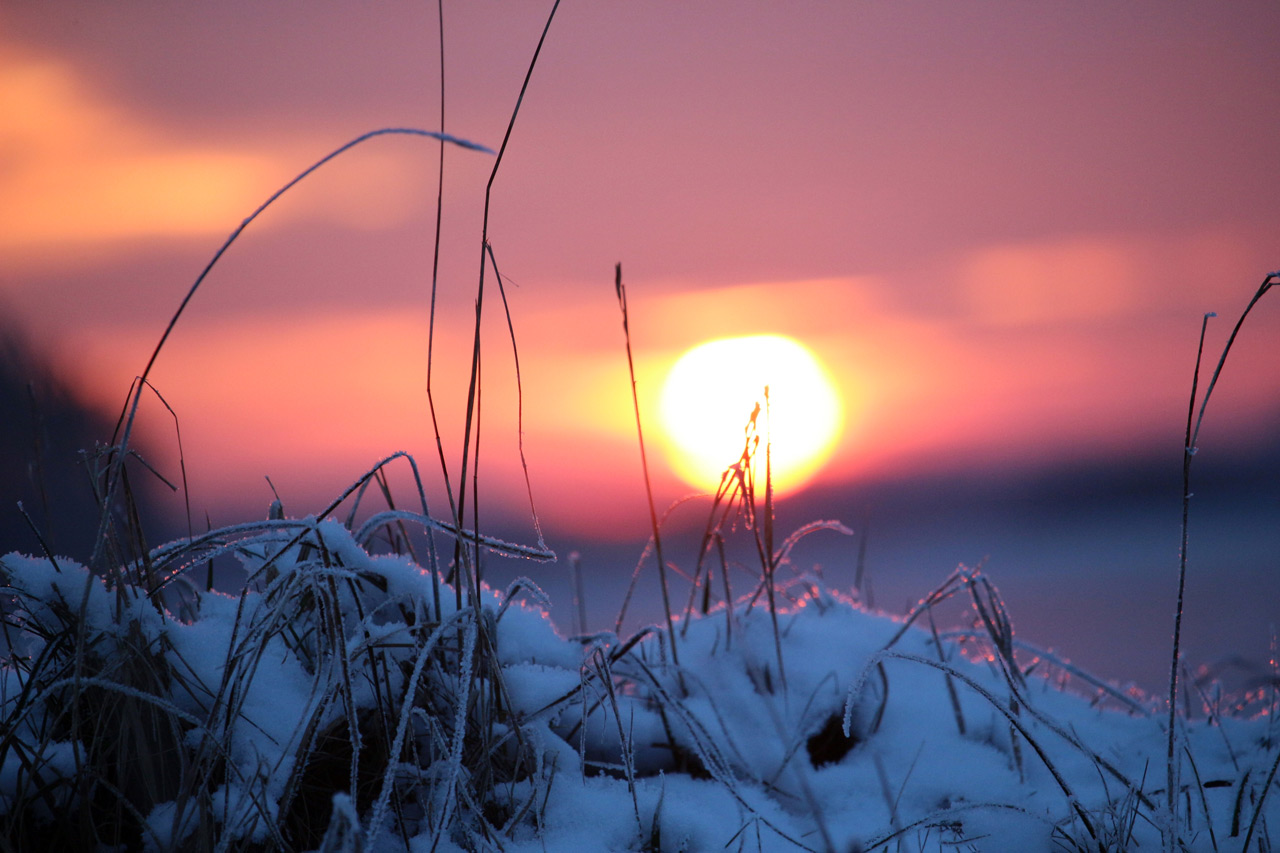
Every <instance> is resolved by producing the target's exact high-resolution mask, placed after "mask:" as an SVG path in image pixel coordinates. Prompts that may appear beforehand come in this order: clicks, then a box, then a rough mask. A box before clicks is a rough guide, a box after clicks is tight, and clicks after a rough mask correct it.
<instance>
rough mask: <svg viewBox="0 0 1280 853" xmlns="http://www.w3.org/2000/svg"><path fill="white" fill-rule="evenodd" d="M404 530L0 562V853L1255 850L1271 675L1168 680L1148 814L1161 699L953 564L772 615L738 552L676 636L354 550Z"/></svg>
mask: <svg viewBox="0 0 1280 853" xmlns="http://www.w3.org/2000/svg"><path fill="white" fill-rule="evenodd" d="M414 520H417V521H419V522H423V521H424V519H423V518H421V517H417V518H415V516H414V515H413V514H412V513H404V512H400V513H395V514H387V515H384V516H382V517H381V519H380V520H375V522H373V523H371V524H370V525H366V526H365V527H363V528H361V529H359V530H352V529H351V528H349V527H347V526H344V525H342V524H340V523H338V522H337V521H333V520H323V521H317V520H315V519H314V518H308V519H302V520H289V519H273V520H269V521H266V522H261V523H257V524H249V525H243V526H240V527H238V528H229V529H226V530H222V531H216V532H214V533H213V534H210V535H209V536H207V537H204V538H203V539H200V540H197V541H196V543H194V545H193V544H190V543H186V542H178V543H174V544H173V545H172V546H166V547H162V548H159V549H156V550H154V551H153V552H152V554H151V565H150V566H149V567H148V568H147V570H146V571H147V572H149V575H148V576H147V578H141V577H135V578H133V580H134V581H139V580H141V581H143V582H145V583H147V584H148V585H149V587H150V588H152V589H155V590H156V592H155V593H154V594H152V595H148V594H146V593H145V592H144V588H143V587H142V586H140V585H138V584H136V583H135V584H129V583H123V582H118V583H117V584H116V585H115V586H114V588H113V589H108V587H107V585H106V584H104V583H103V581H102V580H101V579H100V578H98V577H95V576H94V575H92V574H90V573H89V572H87V570H85V569H83V568H81V567H80V566H78V565H76V564H74V563H72V562H70V561H67V560H51V559H46V558H33V557H26V556H21V555H17V554H11V555H8V556H6V557H4V558H3V562H2V563H0V572H2V573H3V582H4V584H5V585H6V587H7V589H6V593H7V594H8V595H10V596H12V598H11V603H10V605H9V606H8V611H7V612H8V621H9V625H8V627H7V633H6V645H7V648H8V650H9V657H8V659H7V660H6V663H5V666H4V668H3V670H0V699H2V701H3V725H2V726H0V823H3V824H4V828H5V830H6V833H7V836H8V837H10V838H13V839H17V841H16V842H15V843H17V844H18V849H26V848H24V847H23V846H22V845H23V844H27V845H33V844H36V843H40V844H44V845H45V846H46V847H48V849H63V848H60V847H57V845H58V844H67V843H71V841H72V840H78V839H83V838H84V837H85V835H84V834H83V833H84V832H85V827H86V826H89V825H90V824H92V826H93V827H94V828H93V830H92V832H95V833H97V836H96V837H98V838H99V839H100V840H101V841H102V842H103V843H104V844H105V845H108V846H109V845H111V844H114V843H124V844H126V845H129V846H131V847H135V848H145V849H176V848H177V847H178V846H179V845H185V847H184V849H214V848H215V847H217V845H219V844H222V845H224V846H223V847H222V848H220V849H228V848H229V849H244V848H252V847H253V846H254V845H258V849H299V850H302V849H324V850H347V851H354V850H363V851H381V850H387V851H399V850H406V849H407V850H410V851H415V853H417V851H428V850H452V849H465V850H508V851H531V853H532V851H596V850H599V851H606V850H608V851H630V850H669V851H675V850H689V851H713V850H744V851H754V850H778V851H782V850H815V851H826V850H837V851H850V850H871V849H882V850H913V851H914V850H954V849H959V850H982V851H1041V850H1043V851H1049V850H1077V849H1078V850H1095V851H1097V850H1102V851H1111V850H1121V849H1143V850H1159V849H1162V844H1165V843H1171V844H1173V845H1174V849H1181V850H1195V851H1218V850H1223V851H1225V850H1231V851H1236V850H1246V849H1247V850H1270V849H1273V844H1274V841H1273V840H1272V839H1273V838H1275V835H1274V834H1273V833H1275V832H1277V830H1280V791H1276V790H1275V789H1276V787H1277V784H1276V766H1277V762H1278V761H1280V727H1278V726H1277V721H1276V710H1277V702H1280V693H1278V692H1277V684H1276V683H1275V682H1274V681H1273V682H1272V683H1271V684H1269V685H1268V684H1259V685H1257V688H1256V689H1255V690H1254V691H1253V692H1251V693H1249V694H1247V695H1243V694H1242V695H1236V696H1230V697H1227V696H1221V695H1218V694H1216V693H1213V692H1209V693H1199V694H1197V693H1196V692H1195V690H1193V689H1189V692H1188V693H1187V695H1186V701H1185V703H1184V706H1183V707H1180V708H1179V713H1178V727H1177V731H1176V732H1175V735H1176V736H1175V738H1174V739H1173V742H1174V745H1175V748H1176V761H1175V763H1174V767H1173V774H1174V777H1175V780H1176V782H1175V784H1176V785H1177V786H1178V787H1177V796H1176V797H1174V798H1173V804H1172V809H1171V807H1170V801H1169V797H1168V781H1167V780H1168V779H1169V773H1170V770H1169V762H1168V747H1169V743H1170V739H1169V737H1168V732H1167V722H1168V719H1169V717H1168V713H1167V710H1166V709H1165V708H1164V707H1163V706H1162V703H1161V702H1159V701H1157V700H1153V699H1151V698H1148V697H1144V696H1140V695H1132V694H1128V693H1123V692H1120V691H1117V690H1115V689H1113V688H1110V687H1108V686H1107V685H1105V684H1102V683H1100V682H1095V681H1092V680H1090V679H1089V678H1088V676H1087V675H1085V674H1084V673H1080V672H1077V671H1073V670H1071V669H1070V668H1069V667H1067V666H1066V665H1065V664H1060V663H1059V662H1056V661H1054V660H1052V659H1050V658H1047V657H1044V656H1036V655H1035V654H1034V653H1033V652H1030V653H1029V652H1027V651H1026V650H1025V649H1019V648H1017V646H1018V640H1017V638H1015V637H1014V636H1013V635H1012V631H1011V629H1010V628H1009V627H1008V623H1007V621H1006V618H1005V616H1004V613H1003V607H1002V604H1001V602H1000V599H999V596H998V594H996V592H995V590H994V587H992V586H991V585H990V584H989V583H988V582H987V580H986V579H985V577H984V576H982V575H981V574H980V573H977V572H973V571H968V570H963V569H962V570H958V571H957V572H956V573H955V574H954V575H952V576H951V577H950V578H949V579H948V580H947V582H946V583H945V584H944V585H943V586H942V587H940V588H939V590H936V591H934V593H932V594H930V595H929V596H924V595H923V594H924V593H925V592H927V591H922V604H921V606H920V607H918V608H917V609H916V610H914V611H913V612H912V613H911V614H910V615H909V616H908V617H906V618H892V617H888V616H885V615H882V614H878V613H874V612H868V611H867V610H865V609H863V608H861V607H860V606H859V605H858V603H857V602H856V601H854V600H852V599H850V598H848V597H845V596H842V595H840V594H838V593H836V592H835V591H833V590H831V589H828V588H824V587H823V586H822V585H821V582H820V581H818V580H817V579H814V578H811V577H806V576H804V575H801V574H795V573H793V572H791V571H790V570H789V569H779V570H778V572H777V575H776V578H775V580H776V588H775V589H774V590H773V597H774V601H775V606H774V607H771V606H770V602H769V599H770V589H769V587H768V585H767V584H766V583H765V578H764V577H763V576H762V577H761V579H760V584H759V586H758V587H757V588H756V589H754V590H752V589H741V590H736V591H737V592H741V593H744V595H742V596H741V597H739V598H738V600H737V601H736V602H735V603H734V605H733V606H732V607H731V608H726V607H725V606H724V604H723V603H720V604H718V605H716V604H715V603H714V602H715V597H714V596H713V597H712V602H713V606H711V607H710V608H709V610H708V612H707V613H705V614H701V613H697V612H695V613H694V614H693V615H691V616H689V617H688V618H679V617H677V619H676V621H675V626H674V637H673V636H672V635H671V634H670V633H668V631H667V628H666V625H665V624H663V625H661V626H656V627H652V628H649V629H646V630H644V631H642V632H640V633H639V634H637V635H636V636H633V637H618V636H615V635H613V634H608V633H605V634H597V635H592V636H587V637H566V636H565V635H564V634H562V633H558V632H557V631H556V630H555V628H554V626H553V625H552V624H551V622H550V620H549V618H548V616H547V614H546V612H545V606H544V605H545V602H540V594H539V592H538V591H537V590H536V588H534V587H533V586H532V584H529V583H524V584H517V586H518V587H519V588H517V589H513V590H508V593H509V594H499V593H496V592H494V591H491V590H488V589H485V590H482V591H481V592H480V594H479V597H478V599H477V600H473V599H472V596H470V595H459V594H458V593H456V592H455V590H454V589H453V588H452V587H450V586H449V585H447V584H446V583H444V580H443V578H442V577H440V576H439V575H437V574H435V573H433V571H432V570H431V568H430V567H429V566H428V567H423V566H420V565H418V564H416V563H415V562H414V561H413V560H412V559H410V558H409V557H408V556H401V555H395V554H382V555H377V556H374V555H371V554H370V553H369V552H368V550H366V545H367V543H369V542H371V541H373V538H374V537H375V535H376V534H377V532H378V528H379V521H380V522H381V523H382V524H384V525H385V524H390V523H393V522H396V521H414ZM437 527H438V525H437ZM439 541H441V542H443V541H445V540H443V539H441V540H439ZM482 544H485V546H486V547H487V548H488V549H489V550H496V551H499V552H502V551H510V550H511V549H512V548H513V547H514V546H509V545H507V544H506V543H501V542H488V543H482ZM446 550H448V551H449V552H450V553H451V552H452V550H451V549H446ZM535 550H536V549H535ZM218 552H223V553H227V552H231V553H235V554H236V555H237V556H238V557H239V558H240V560H241V562H242V563H243V564H244V567H245V569H246V570H247V571H248V573H249V576H250V581H249V582H248V583H247V584H246V587H245V590H244V591H243V593H242V594H240V595H238V596H232V595H227V594H223V593H219V592H209V591H205V590H198V589H197V588H196V587H195V586H194V585H193V583H192V581H193V580H194V578H195V576H196V575H197V572H196V570H197V569H198V568H199V567H201V566H203V565H204V561H205V560H207V559H208V558H210V557H211V556H212V555H214V554H215V553H218ZM527 553H532V552H529V551H527ZM535 556H536V554H535ZM424 562H429V561H427V560H425V559H424ZM140 571H141V569H140ZM784 576H785V577H784ZM718 583H719V582H718V581H715V582H713V583H712V588H713V589H715V588H717V584H718ZM943 596H953V597H961V598H963V599H965V600H968V601H969V602H970V603H971V605H972V608H973V613H974V623H975V625H976V626H977V628H976V629H975V630H974V631H973V632H968V633H967V634H962V633H951V634H941V635H940V634H939V632H938V631H937V630H936V629H935V628H934V627H933V625H932V621H933V620H932V619H931V618H930V616H931V614H930V610H929V607H928V604H929V602H931V601H936V600H938V599H940V598H941V597H943ZM162 601H163V602H164V604H165V606H164V607H161V606H159V604H160V602H162ZM459 603H461V605H462V606H461V607H459ZM681 609H683V602H681ZM698 609H700V608H695V610H698ZM353 732H354V733H355V734H354V735H353V734H352V733H353ZM104 803H105V804H106V805H104ZM90 806H92V808H91V807H90ZM1171 814H1172V815H1173V816H1174V819H1175V821H1176V823H1175V824H1174V825H1173V826H1172V827H1170V825H1169V819H1170V815H1171ZM68 815H79V816H80V817H79V821H78V823H77V822H75V821H66V817H67V816H68ZM69 827H70V828H69ZM77 832H79V833H81V834H79V835H77V834H76V833H77ZM60 833H61V834H60ZM113 833H114V835H113Z"/></svg>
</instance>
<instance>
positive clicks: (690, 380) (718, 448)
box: [659, 335, 844, 492]
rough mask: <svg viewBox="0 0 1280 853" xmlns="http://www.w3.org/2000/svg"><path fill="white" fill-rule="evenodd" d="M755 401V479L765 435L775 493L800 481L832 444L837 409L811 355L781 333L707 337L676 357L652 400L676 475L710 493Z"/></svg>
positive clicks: (737, 450) (738, 445)
mask: <svg viewBox="0 0 1280 853" xmlns="http://www.w3.org/2000/svg"><path fill="white" fill-rule="evenodd" d="M765 386H768V388H769V401H768V408H767V410H766V406H765V396H764V389H765ZM757 403H758V404H759V406H760V413H759V415H758V416H757V418H756V431H757V433H758V434H759V436H760V445H759V450H758V452H757V454H756V465H755V475H756V483H757V484H758V486H759V488H760V489H761V491H762V492H763V489H764V473H765V472H764V458H765V442H766V441H769V442H770V443H771V444H772V456H773V459H772V470H773V485H774V489H775V491H789V490H792V489H795V488H797V487H799V486H801V485H803V484H804V482H805V481H807V480H808V479H809V478H810V477H812V476H813V475H814V474H815V473H816V472H817V471H818V469H819V468H820V467H821V466H822V464H823V463H824V462H826V460H827V458H828V457H830V455H831V452H832V450H833V449H834V448H835V444H836V440H837V439H838V438H839V436H840V430H841V427H842V426H843V422H844V410H843V405H842V403H841V400H840V393H839V391H837V390H836V387H835V385H834V383H833V382H832V380H831V378H830V376H829V375H828V373H827V371H826V369H824V368H823V366H822V364H821V363H820V362H819V361H818V359H817V357H816V356H815V355H814V354H813V353H812V352H810V351H809V350H808V349H807V348H806V347H805V346H803V345H802V344H800V343H798V342H797V341H794V340H792V339H791V338H787V337H783V336H782V335H751V336H748V337H738V338H721V339H719V340H714V341H708V342H706V343H703V344H699V345H698V346H696V347H694V348H692V349H690V350H689V351H687V352H686V353H685V354H684V355H682V356H680V358H679V359H678V360H677V361H676V363H675V365H674V366H673V367H672V368H671V372H670V373H668V374H667V378H666V381H665V382H664V383H663V386H662V397H661V400H660V402H659V416H660V419H661V422H662V427H663V437H664V439H665V441H664V444H665V445H666V449H667V451H668V457H669V459H670V461H671V464H672V466H673V467H674V468H675V471H676V474H678V475H679V476H680V478H681V479H682V480H684V481H685V482H687V483H688V484H689V485H691V486H694V487H695V488H698V489H704V490H707V491H712V492H714V491H715V489H716V486H717V485H718V484H719V483H720V475H721V474H722V473H723V472H724V470H725V469H726V468H728V467H729V466H730V465H732V464H733V463H735V462H737V461H738V459H739V458H740V457H741V456H742V450H743V446H744V442H745V440H746V433H745V429H746V427H747V422H748V421H749V420H750V418H751V412H752V410H753V409H754V408H755V407H756V404H757Z"/></svg>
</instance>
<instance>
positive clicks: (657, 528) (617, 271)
mask: <svg viewBox="0 0 1280 853" xmlns="http://www.w3.org/2000/svg"><path fill="white" fill-rule="evenodd" d="M613 288H614V292H615V293H616V294H617V296H618V308H619V309H621V311H622V335H623V338H624V339H625V340H626V345H627V370H628V371H629V373H630V376H631V404H632V407H633V408H634V410H635V415H636V437H637V438H638V439H639V441H640V467H641V468H642V469H643V470H644V490H645V494H646V496H647V497H648V498H649V526H650V528H651V529H652V531H653V550H654V552H655V556H656V558H657V561H658V584H659V585H660V586H661V587H662V612H663V613H664V614H665V615H666V617H667V636H668V637H670V638H671V662H672V663H674V664H675V665H676V666H679V665H680V653H679V651H678V649H677V648H676V629H675V622H674V621H673V620H672V618H671V593H670V592H669V591H668V588H667V563H666V560H665V559H664V558H663V555H662V530H661V527H662V526H661V525H660V524H658V510H657V505H656V504H655V503H654V500H653V483H652V482H651V481H650V479H649V458H648V457H647V456H646V455H645V450H644V427H643V426H642V425H641V422H640V397H639V395H638V393H637V391H636V365H635V360H634V359H633V358H632V356H631V320H630V317H628V315H627V288H626V285H624V284H623V283H622V264H621V263H619V264H618V265H617V266H615V267H614V270H613Z"/></svg>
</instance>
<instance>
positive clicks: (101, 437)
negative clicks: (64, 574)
mask: <svg viewBox="0 0 1280 853" xmlns="http://www.w3.org/2000/svg"><path fill="white" fill-rule="evenodd" d="M114 425H115V424H114V420H113V419H110V418H108V417H107V416H105V415H103V414H102V413H99V412H96V411H93V410H91V409H90V408H89V407H88V406H86V405H85V404H84V403H83V402H82V401H81V400H78V399H77V398H76V396H75V395H74V394H73V393H72V391H71V390H70V388H68V387H67V385H66V383H64V382H62V381H61V380H59V379H58V377H57V376H55V375H54V373H53V371H52V369H51V368H50V367H49V365H47V364H45V363H43V361H42V360H41V359H40V358H39V357H38V356H37V355H36V354H35V353H34V352H33V350H32V348H31V347H30V346H29V345H28V344H27V343H26V340H25V339H24V337H23V336H22V335H21V333H19V332H18V331H17V330H16V329H13V328H0V554H4V553H8V552H10V551H15V550H16V551H21V552H23V553H27V554H40V553H41V546H40V542H39V539H37V537H36V534H35V532H33V531H32V529H31V525H30V524H28V523H27V521H26V520H25V519H24V518H23V517H22V514H21V513H20V512H19V510H18V502H19V501H21V502H22V505H23V507H24V508H25V509H26V511H27V514H28V515H29V516H30V517H31V521H32V522H34V523H35V526H36V527H37V528H38V529H39V531H40V535H41V536H42V537H43V538H44V540H45V542H46V544H47V545H48V546H49V549H50V550H52V551H53V552H54V554H55V555H61V556H67V557H72V558H75V559H78V560H87V559H88V558H89V555H90V553H91V552H92V550H93V540H94V536H95V534H96V529H97V523H98V506H97V503H96V502H95V500H94V497H93V490H92V488H91V486H90V480H89V473H88V470H87V468H86V466H85V463H84V459H83V456H82V454H81V451H86V452H88V453H90V454H92V452H93V448H94V445H95V442H99V443H106V442H109V441H110V439H111V432H112V429H113V427H114Z"/></svg>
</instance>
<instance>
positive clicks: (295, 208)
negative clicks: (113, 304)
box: [0, 50, 421, 259]
mask: <svg viewBox="0 0 1280 853" xmlns="http://www.w3.org/2000/svg"><path fill="white" fill-rule="evenodd" d="M0 115H3V116H4V121H3V122H0V152H3V155H4V168H3V169H0V197H2V198H4V199H5V204H4V205H3V206H2V207H0V251H3V252H5V253H6V254H7V255H8V256H9V257H10V258H11V259H13V258H15V257H21V258H33V257H38V256H39V254H40V253H44V252H48V251H49V250H50V249H59V248H66V247H76V248H87V247H95V246H96V247H101V246H104V245H109V244H111V243H113V242H117V241H122V240H136V239H146V238H171V237H186V236H192V235H205V234H211V235H223V234H227V233H229V232H230V231H231V230H232V229H233V228H234V227H235V226H236V225H238V224H239V222H240V221H241V220H242V219H243V218H244V217H245V216H246V215H248V214H249V213H250V212H251V211H252V210H253V209H254V208H256V207H257V206H258V205H259V204H260V203H261V202H262V201H263V200H265V199H266V197H267V196H268V195H269V194H270V193H272V192H274V191H275V190H276V189H277V188H279V187H280V186H281V185H283V184H284V183H285V182H286V181H287V180H288V179H289V178H291V177H292V176H293V175H295V174H297V173H298V172H300V171H301V170H302V169H303V168H305V167H306V166H308V165H310V163H311V162H313V161H314V160H316V159H318V158H319V157H320V156H322V155H323V154H324V153H326V152H327V151H328V150H331V149H332V148H334V147H336V146H337V145H339V144H341V143H342V142H345V141H346V140H345V139H328V140H308V139H297V138H293V139H277V140H273V141H270V142H265V143H264V142H263V141H261V140H257V141H255V142H253V143H248V144H225V143H223V142H220V141H214V142H210V141H208V140H198V139H191V138H187V137H185V136H184V135H182V134H181V133H179V132H175V131H174V130H172V129H169V128H164V127H160V126H157V125H155V124H154V123H153V122H151V121H149V120H147V119H145V118H144V117H142V116H140V115H137V114H134V113H132V112H131V111H129V110H128V109H126V108H124V107H122V106H120V105H117V104H113V103H110V102H108V101H106V100H104V99H103V98H102V96H101V95H100V94H99V93H97V92H95V91H94V90H93V88H92V86H91V85H89V84H88V83H87V82H86V81H85V80H84V78H83V77H82V76H81V75H80V74H79V73H78V72H77V70H76V69H75V68H74V67H73V66H72V65H70V64H68V63H66V62H64V61H61V60H55V59H48V58H39V57H32V56H30V55H23V54H22V53H19V52H15V51H12V50H10V51H8V52H7V55H6V56H4V57H2V58H0ZM406 174H409V175H413V174H415V170H414V161H413V160H411V159H409V158H408V156H407V155H406V153H405V151H404V149H397V148H370V149H368V150H365V149H361V150H360V151H358V152H355V153H353V154H351V155H348V156H347V157H346V158H344V160H343V162H342V164H341V165H337V166H330V167H329V168H328V169H327V170H326V171H325V173H324V174H323V176H322V177H317V178H313V179H311V180H310V181H309V182H308V184H307V185H306V186H305V187H303V188H300V190H299V191H297V193H298V194H302V193H306V194H307V195H306V198H305V204H304V203H289V202H285V203H282V204H281V205H280V206H279V208H278V209H277V210H276V211H275V213H274V215H273V217H271V219H272V221H275V222H279V221H280V220H281V219H282V218H283V219H287V218H289V217H290V216H293V217H297V216H306V217H318V218H322V219H326V220H329V221H336V222H340V223H342V224H346V225H357V226H361V227H371V228H372V227H381V226H385V225H387V224H389V223H391V222H395V221H398V220H399V219H401V218H402V217H403V216H405V215H406V214H407V212H408V211H409V210H411V209H412V208H413V207H414V206H415V205H416V204H418V203H419V202H420V200H421V199H420V197H419V196H418V195H417V194H416V193H415V191H414V187H413V184H414V182H413V181H406V180H405V178H406Z"/></svg>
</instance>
